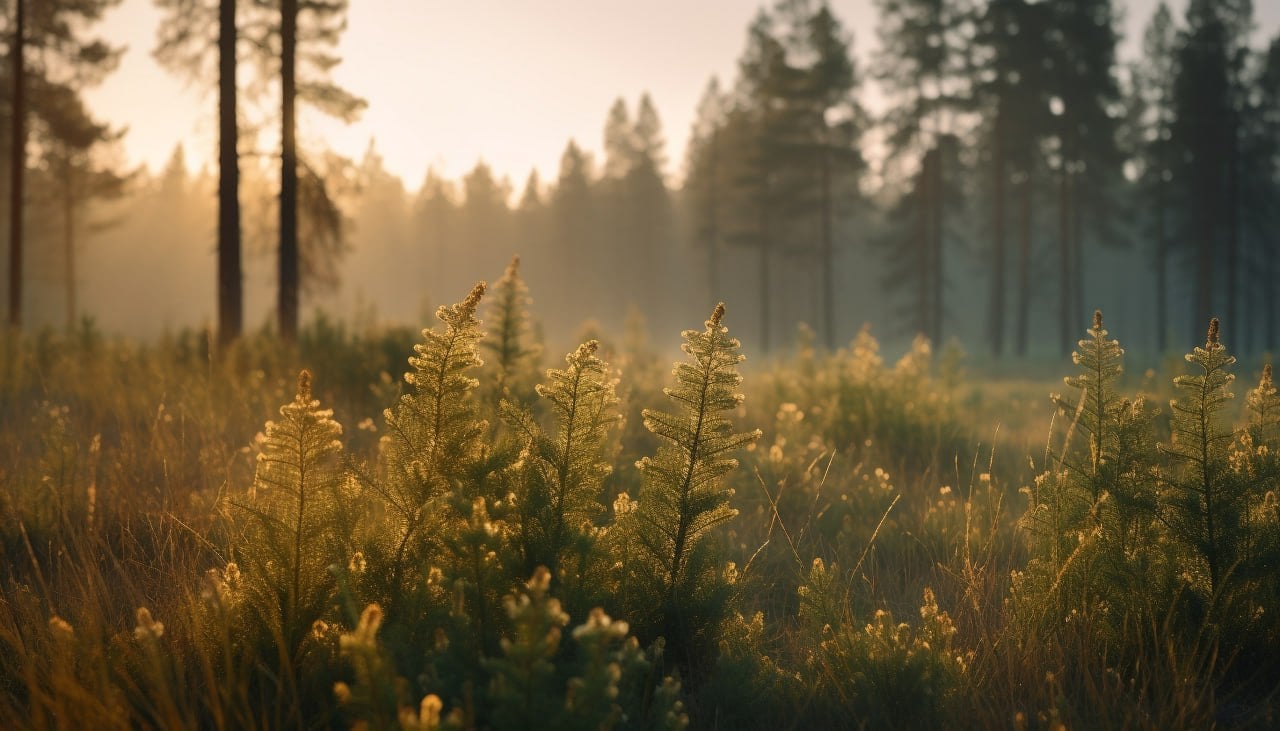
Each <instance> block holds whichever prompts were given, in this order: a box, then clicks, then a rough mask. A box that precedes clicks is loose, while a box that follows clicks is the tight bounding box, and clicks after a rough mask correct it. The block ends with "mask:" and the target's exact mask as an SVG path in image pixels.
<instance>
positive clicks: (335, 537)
mask: <svg viewBox="0 0 1280 731" xmlns="http://www.w3.org/2000/svg"><path fill="white" fill-rule="evenodd" d="M311 383H312V378H311V373H310V372H309V371H306V370H304V371H302V372H301V373H300V374H299V375H298V392H297V395H296V396H295V397H294V400H293V401H292V402H290V403H288V404H285V405H284V406H282V407H281V408H280V418H279V419H278V420H276V421H269V422H267V424H266V429H265V431H264V433H263V434H262V435H261V437H260V440H261V442H260V444H261V451H260V452H259V454H258V467H257V474H256V476H255V478H254V484H253V490H252V492H251V493H250V495H249V496H248V498H247V499H243V500H235V501H233V502H232V503H231V517H232V520H233V530H234V545H233V550H234V552H235V554H236V557H237V559H238V561H239V569H238V570H237V571H236V573H237V575H239V576H240V577H242V578H241V581H242V582H243V585H244V586H245V588H246V589H247V591H248V592H249V594H250V596H251V597H252V605H253V607H254V609H256V610H257V611H258V612H259V613H260V616H261V618H262V620H263V621H265V622H266V623H267V626H268V627H271V628H273V629H274V628H276V627H278V628H279V629H280V630H282V631H283V638H284V639H285V640H286V642H287V643H288V646H289V647H293V646H296V644H297V643H298V642H299V641H300V640H301V639H302V638H303V636H304V635H305V633H306V632H307V631H309V630H310V628H311V624H312V622H314V621H315V620H316V619H318V618H319V617H320V616H321V615H322V614H324V613H325V611H326V610H327V609H328V607H329V605H330V604H331V602H332V598H333V595H334V592H335V591H336V586H335V582H334V577H333V575H332V574H331V573H330V572H329V566H330V565H332V564H335V563H345V561H346V556H347V554H348V548H349V547H348V545H347V540H348V538H349V536H350V535H351V531H352V529H353V526H354V523H355V518H356V515H355V512H354V511H352V510H350V505H351V502H352V499H353V497H354V490H353V488H352V486H351V484H350V482H349V480H348V479H347V476H346V474H345V472H344V470H343V469H342V464H341V457H342V443H341V442H340V441H339V439H338V437H339V436H340V435H341V434H342V426H341V425H340V424H338V422H336V421H334V420H333V411H331V410H329V409H321V408H320V402H319V401H318V400H316V399H313V398H312V395H311Z"/></svg>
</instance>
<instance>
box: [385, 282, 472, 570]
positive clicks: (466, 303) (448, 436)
mask: <svg viewBox="0 0 1280 731" xmlns="http://www.w3.org/2000/svg"><path fill="white" fill-rule="evenodd" d="M484 292H485V284H484V283H483V282H480V283H478V284H476V286H475V287H474V288H472V290H471V293H470V294H469V295H467V298H466V299H464V300H463V301H462V302H459V303H458V304H454V305H449V306H447V307H446V306H443V305H442V306H441V307H440V308H439V309H437V310H436V318H437V319H439V320H440V322H441V323H442V324H443V326H444V327H443V328H442V329H424V330H423V331H422V337H423V342H421V343H418V344H417V345H415V346H414V351H415V352H416V353H417V355H415V356H412V357H410V358H409V365H410V366H412V367H413V371H411V372H409V373H406V374H405V381H406V382H407V383H408V384H410V385H411V386H413V392H412V393H409V394H405V395H403V396H401V397H400V403H399V404H397V406H396V408H395V409H394V410H392V409H387V410H386V411H385V412H384V413H383V416H384V418H385V419H386V422H387V433H388V436H387V437H384V440H383V460H384V464H385V466H386V473H387V474H386V476H385V485H383V486H382V487H381V492H382V493H383V496H384V498H385V499H386V500H387V502H388V504H389V507H390V508H391V512H392V515H393V517H394V520H395V521H396V522H397V523H398V526H397V528H398V530H397V535H396V537H395V548H394V551H393V557H392V559H391V566H392V573H393V583H392V587H393V588H395V587H396V583H395V580H398V579H399V578H400V576H401V574H402V572H403V570H404V568H405V561H406V560H407V559H408V557H409V556H411V555H413V554H412V553H411V551H413V550H415V545H416V544H417V543H420V542H424V541H427V540H428V537H427V536H424V535H421V534H420V533H421V530H422V528H423V525H424V524H425V522H426V521H428V520H433V519H437V518H438V517H439V516H433V515H431V513H430V511H431V508H432V505H433V503H434V502H435V501H436V500H437V499H439V498H441V497H443V496H445V495H447V494H449V493H451V492H452V491H453V490H455V488H456V487H457V486H458V481H459V480H460V479H461V478H462V477H464V476H465V475H466V474H467V473H468V471H469V470H470V469H471V468H472V467H473V466H474V465H475V463H476V462H477V461H478V460H479V458H480V453H481V450H482V439H483V436H484V435H485V434H486V433H487V431H488V425H487V424H486V423H485V422H484V421H482V420H480V419H478V418H477V417H476V413H475V404H474V401H473V399H472V396H471V393H472V391H474V390H475V389H476V387H477V386H478V385H479V382H478V381H477V380H476V379H474V378H472V377H471V376H470V375H468V372H469V371H470V370H472V369H473V368H476V367H478V366H480V365H482V364H483V361H481V359H480V355H479V351H478V344H479V342H480V340H481V339H482V338H483V337H484V333H483V331H482V330H481V329H480V321H479V320H478V319H476V308H477V307H478V306H479V304H480V299H481V297H483V296H484Z"/></svg>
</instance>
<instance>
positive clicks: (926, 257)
mask: <svg viewBox="0 0 1280 731" xmlns="http://www.w3.org/2000/svg"><path fill="white" fill-rule="evenodd" d="M932 174H933V158H932V152H926V153H925V155H924V158H923V159H922V160H921V161H920V175H919V177H917V178H916V191H915V193H916V206H917V213H916V227H915V228H916V230H915V250H916V251H917V252H919V255H918V256H919V260H920V272H919V274H918V275H917V279H916V311H915V320H916V322H915V327H916V334H917V335H923V336H925V337H929V333H930V330H931V329H932V328H931V327H930V325H931V323H930V322H929V313H930V312H932V310H933V308H932V307H931V306H930V304H929V293H930V292H931V291H932V286H931V285H932V283H933V246H932V243H931V242H932V238H931V233H932V226H931V225H930V222H929V218H930V214H931V213H932V208H933V206H932V205H931V204H930V201H929V199H930V197H931V196H930V193H929V181H930V179H931V178H932Z"/></svg>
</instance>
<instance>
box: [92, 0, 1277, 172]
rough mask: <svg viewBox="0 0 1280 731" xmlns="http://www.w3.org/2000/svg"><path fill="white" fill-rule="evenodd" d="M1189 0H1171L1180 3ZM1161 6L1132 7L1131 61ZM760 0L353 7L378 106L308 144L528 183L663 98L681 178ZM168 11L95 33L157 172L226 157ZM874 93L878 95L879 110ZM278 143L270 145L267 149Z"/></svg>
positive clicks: (866, 25)
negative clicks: (161, 36)
mask: <svg viewBox="0 0 1280 731" xmlns="http://www.w3.org/2000/svg"><path fill="white" fill-rule="evenodd" d="M1184 2H1185V0H1174V2H1173V3H1172V5H1173V7H1174V8H1175V10H1176V11H1177V12H1179V13H1180V12H1181V7H1182V6H1183V3H1184ZM831 5H832V6H833V8H834V9H835V11H836V14H837V16H838V17H839V18H840V19H841V20H842V22H843V23H844V25H845V27H846V29H847V30H849V31H851V33H852V35H853V38H854V53H855V54H856V55H857V56H858V58H859V59H860V61H861V62H862V63H863V64H864V66H865V63H866V59H867V58H868V55H869V53H870V52H871V50H872V48H873V47H874V46H875V43H876V27H875V12H874V5H873V3H872V0H832V2H831ZM1155 5H1156V0H1130V2H1129V3H1127V4H1126V7H1125V11H1124V14H1125V17H1124V22H1123V29H1124V32H1125V34H1126V36H1127V37H1126V38H1125V40H1124V46H1123V47H1122V49H1121V56H1122V58H1133V57H1136V55H1137V53H1138V51H1137V48H1138V46H1137V42H1138V41H1137V39H1138V38H1139V37H1140V34H1141V30H1142V28H1143V26H1144V25H1145V24H1146V22H1147V19H1148V18H1149V17H1150V15H1151V12H1152V10H1153V9H1154V8H1155ZM1255 6H1256V9H1255V12H1256V17H1257V21H1258V34H1257V41H1258V42H1261V40H1262V39H1263V38H1264V37H1269V36H1270V35H1273V34H1274V33H1275V31H1276V29H1277V28H1278V27H1280V2H1274V0H1263V1H1261V2H1257V3H1255ZM759 7H760V3H758V2H753V1H752V0H645V1H644V2H634V0H471V1H469V2H462V3H460V2H457V1H456V0H447V1H446V0H351V8H350V10H349V13H348V28H347V30H346V32H345V34H344V35H343V37H342V41H341V45H340V46H339V48H338V49H337V53H338V55H339V56H341V57H342V58H343V62H342V64H341V65H340V66H338V67H337V68H336V69H335V71H334V73H333V78H334V80H335V81H337V82H338V83H339V84H341V85H343V86H344V87H345V88H347V89H348V90H349V91H351V92H354V93H356V94H358V95H360V96H362V97H364V98H365V99H366V100H368V103H369V106H368V109H366V110H365V112H364V114H363V115H362V116H361V118H360V119H359V121H357V122H356V123H354V124H350V125H344V124H342V123H339V122H336V121H332V120H326V119H324V118H322V117H320V115H318V114H317V113H314V112H307V111H304V112H303V113H302V118H301V121H300V135H301V137H302V139H303V141H304V142H307V141H310V142H311V143H313V144H314V143H317V142H324V143H326V144H327V145H328V146H330V147H332V148H333V149H335V150H336V151H338V152H339V153H342V154H344V155H347V156H349V157H352V158H354V159H356V160H359V159H360V158H361V157H362V156H363V155H364V152H365V150H366V149H367V148H368V146H369V144H370V141H371V140H372V139H375V138H376V148H377V150H378V152H379V154H380V155H381V156H382V157H383V158H384V165H385V166H386V168H387V169H388V170H390V171H391V172H392V173H394V174H396V175H398V176H399V177H400V178H401V179H402V180H403V181H404V182H405V184H406V185H407V186H408V187H409V188H410V189H416V188H417V187H418V186H419V184H420V183H421V182H422V180H423V178H424V176H425V174H426V171H427V169H428V167H434V168H435V169H436V170H438V171H440V172H441V173H443V174H444V175H445V176H446V177H448V178H453V179H457V178H460V177H461V176H462V175H463V174H465V173H466V172H467V171H468V170H470V169H471V168H472V167H474V165H475V164H476V162H477V161H478V160H481V159H483V160H484V161H486V162H487V163H488V164H489V165H490V166H491V167H492V168H493V169H494V170H495V171H496V172H497V173H498V174H499V175H505V176H508V177H509V178H510V179H511V181H512V183H513V185H515V186H516V188H517V189H518V188H519V187H520V186H521V185H522V184H523V181H524V179H525V178H526V176H527V175H528V174H529V171H530V170H531V169H534V168H537V169H538V171H539V174H540V175H541V176H542V178H543V179H544V180H554V178H555V175H556V171H557V169H558V167H559V159H560V155H561V153H562V152H563V151H564V147H565V144H566V143H567V141H568V140H569V139H570V138H573V139H575V140H576V141H577V142H578V144H579V145H580V146H582V147H584V148H586V149H587V150H589V151H592V152H595V153H596V156H597V158H598V157H599V152H598V151H599V149H600V147H601V142H600V140H601V138H602V134H603V127H604V120H605V116H606V113H607V111H608V109H609V107H610V106H611V105H612V103H613V101H614V100H615V99H616V98H618V97H619V96H621V97H624V98H625V99H626V100H627V101H628V104H629V105H631V108H632V109H634V104H635V101H636V100H637V99H638V98H639V97H640V95H641V94H642V93H644V92H648V93H649V94H650V95H651V96H652V97H653V99H654V102H655V104H656V106H657V109H658V112H659V114H660V116H661V118H662V121H663V126H664V132H665V137H666V140H667V156H668V160H669V162H668V165H667V171H668V172H669V173H672V174H676V173H678V171H679V167H680V162H681V160H682V159H683V148H684V144H685V141H686V139H687V137H688V134H689V128H690V125H691V124H692V123H693V116H694V110H695V108H696V106H697V102H698V99H699V98H700V97H701V95H702V92H703V90H704V89H705V87H706V84H707V81H708V79H710V78H711V77H712V76H713V75H715V76H718V77H719V78H720V80H721V82H722V83H723V84H729V83H731V82H732V80H733V78H734V76H735V67H736V63H737V59H738V56H739V55H740V54H741V52H742V49H743V46H744V44H745V42H746V29H747V25H748V23H749V22H750V21H751V18H752V16H753V15H754V14H755V13H756V12H757V9H758V8H759ZM160 17H161V16H160V13H159V11H158V10H156V9H155V7H154V6H153V5H152V1H151V0H123V2H122V3H121V5H120V6H118V7H117V8H115V9H113V10H111V11H109V13H108V15H107V16H106V17H105V18H104V20H103V21H102V23H101V24H99V25H98V26H97V27H96V31H97V33H98V34H99V35H100V36H102V37H103V38H106V39H108V40H109V41H111V42H113V43H117V44H125V45H126V46H127V50H126V52H125V54H124V57H123V59H122V61H121V64H120V68H119V69H118V70H117V71H116V72H115V73H114V74H112V75H111V76H110V77H108V79H107V80H106V81H105V82H104V83H103V84H102V85H101V86H99V87H96V88H94V89H92V90H90V91H89V93H88V94H87V99H88V103H89V105H90V108H91V109H93V110H94V111H95V112H96V113H97V114H98V115H99V117H100V118H102V119H103V120H105V121H108V122H110V123H112V124H114V125H117V126H125V127H127V129H128V131H127V133H126V135H125V138H124V140H123V145H124V156H125V159H126V160H129V161H131V162H132V163H134V164H146V165H147V166H148V167H150V168H151V169H152V170H158V169H160V168H161V167H163V165H164V163H165V161H166V160H167V159H168V158H169V156H170V155H171V154H172V152H173V149H174V147H175V145H177V144H179V143H181V144H182V145H183V148H184V152H185V154H186V157H187V160H188V163H189V164H190V165H192V166H194V167H200V166H203V165H206V164H208V162H209V161H210V160H211V159H213V157H214V155H215V152H216V143H217V138H216V119H215V114H216V104H217V97H216V95H215V93H214V89H213V86H214V80H210V81H209V83H208V84H207V87H206V88H200V87H197V86H193V85H191V84H188V83H185V82H183V81H182V80H181V79H179V78H177V77H175V76H173V75H171V74H169V73H168V72H166V71H165V70H164V69H162V68H160V67H159V66H158V65H157V64H156V62H155V60H154V59H153V58H152V55H151V52H152V49H153V48H154V46H155V37H156V29H157V27H158V25H159V22H160ZM875 96H876V93H875V89H874V88H869V89H867V97H868V98H867V99H866V101H868V102H869V103H870V104H871V106H873V107H874V105H875ZM268 142H269V139H268V138H267V137H264V138H263V144H267V143H268Z"/></svg>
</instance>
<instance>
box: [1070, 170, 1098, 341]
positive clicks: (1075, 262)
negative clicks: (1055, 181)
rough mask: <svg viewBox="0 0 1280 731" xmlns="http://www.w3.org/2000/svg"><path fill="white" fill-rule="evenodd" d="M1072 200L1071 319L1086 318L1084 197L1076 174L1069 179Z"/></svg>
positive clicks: (1090, 309)
mask: <svg viewBox="0 0 1280 731" xmlns="http://www.w3.org/2000/svg"><path fill="white" fill-rule="evenodd" d="M1067 182H1068V184H1069V186H1070V187H1069V188H1068V189H1067V191H1068V193H1069V194H1070V196H1071V198H1070V200H1071V220H1070V227H1071V228H1070V230H1071V319H1072V321H1073V322H1078V320H1076V318H1081V317H1085V312H1087V311H1092V310H1095V309H1097V308H1096V307H1091V308H1089V309H1088V310H1086V309H1085V304H1084V281H1085V277H1084V203H1083V201H1084V197H1083V196H1082V195H1080V188H1079V186H1080V177H1079V176H1078V175H1076V174H1075V173H1072V174H1071V176H1070V177H1069V178H1068V179H1067Z"/></svg>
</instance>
